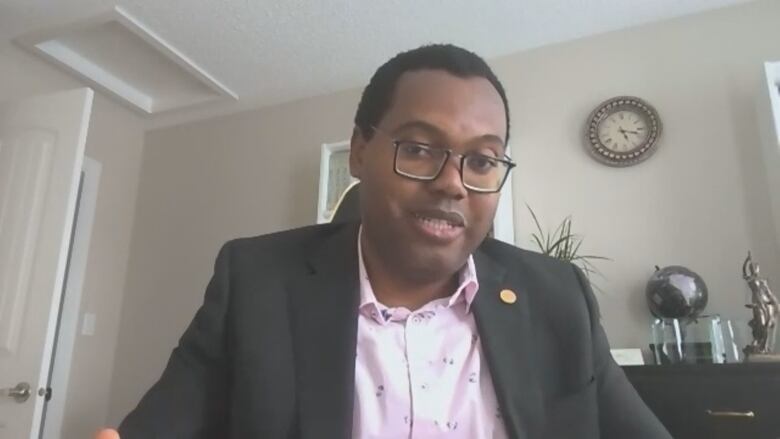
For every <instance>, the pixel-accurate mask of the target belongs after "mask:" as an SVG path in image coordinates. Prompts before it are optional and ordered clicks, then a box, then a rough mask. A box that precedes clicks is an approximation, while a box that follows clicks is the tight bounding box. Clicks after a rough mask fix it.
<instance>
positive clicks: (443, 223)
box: [412, 210, 466, 243]
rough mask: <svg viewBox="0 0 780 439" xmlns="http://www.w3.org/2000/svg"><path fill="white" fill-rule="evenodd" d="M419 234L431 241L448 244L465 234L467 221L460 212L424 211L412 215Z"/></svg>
mask: <svg viewBox="0 0 780 439" xmlns="http://www.w3.org/2000/svg"><path fill="white" fill-rule="evenodd" d="M412 219H413V223H414V225H415V228H416V229H417V231H418V232H420V233H421V234H422V235H423V236H425V237H427V238H428V239H430V240H433V241H437V242H441V243H447V242H451V241H453V240H454V239H455V238H457V237H458V236H460V235H461V234H462V233H463V230H464V229H465V227H466V219H465V218H464V216H463V215H462V214H460V213H459V212H453V211H444V210H424V211H417V212H414V213H412Z"/></svg>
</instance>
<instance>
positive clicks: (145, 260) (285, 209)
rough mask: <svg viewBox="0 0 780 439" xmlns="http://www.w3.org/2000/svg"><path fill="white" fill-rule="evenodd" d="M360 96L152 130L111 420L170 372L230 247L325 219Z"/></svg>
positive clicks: (354, 94)
mask: <svg viewBox="0 0 780 439" xmlns="http://www.w3.org/2000/svg"><path fill="white" fill-rule="evenodd" d="M358 97H359V92H358V91H357V90H354V91H348V92H344V93H339V94H335V95H330V96H326V97H321V98H314V99H309V100H305V101H301V102H295V103H291V104H286V105H281V106H276V107H273V108H270V109H266V110H257V111H251V112H245V113H241V114H237V115H232V116H227V117H224V118H218V119H212V120H208V121H203V122H196V123H192V124H188V125H183V126H178V127H174V128H168V129H163V130H156V131H151V132H149V133H147V135H146V142H145V149H144V158H143V165H142V171H141V183H140V188H139V198H138V208H137V214H136V223H135V228H134V231H133V243H132V252H131V258H130V263H129V267H128V278H127V286H126V296H127V297H126V299H125V302H124V305H123V308H122V321H121V329H120V334H119V339H118V344H117V351H116V355H117V357H116V366H115V369H114V380H113V383H114V388H113V389H112V397H111V400H112V402H111V416H110V418H109V419H110V420H111V421H112V422H114V423H118V422H119V421H120V420H121V419H122V417H123V416H124V415H125V414H126V413H127V412H128V411H129V410H130V409H131V408H132V407H133V406H134V405H135V404H136V403H137V401H138V398H139V397H140V396H141V395H142V394H143V392H144V391H145V390H146V388H147V387H148V386H149V385H151V383H152V382H153V381H154V380H155V379H156V378H157V377H158V376H159V374H160V372H161V370H162V368H163V367H164V365H165V362H166V361H167V359H168V355H169V353H170V350H171V348H172V347H173V346H174V345H175V344H176V341H177V340H178V337H179V336H180V335H181V333H182V332H183V330H184V328H185V327H186V325H187V324H188V323H189V321H190V320H191V319H192V316H193V314H194V312H195V310H196V308H197V307H198V306H199V305H200V303H201V301H202V299H203V291H204V289H205V286H206V282H207V281H208V278H209V276H210V274H211V269H212V264H213V261H214V257H215V256H216V252H217V250H218V249H219V247H220V245H221V244H222V243H224V242H225V241H226V240H228V239H231V238H235V237H237V236H250V235H256V234H260V233H268V232H273V231H278V230H283V229H287V228H291V227H297V226H303V225H307V224H312V223H314V220H315V218H316V205H317V185H318V179H319V149H320V144H322V143H323V142H334V141H339V140H344V139H345V138H347V136H349V134H350V132H351V127H352V124H351V120H352V116H353V112H354V108H355V106H356V104H357V101H358Z"/></svg>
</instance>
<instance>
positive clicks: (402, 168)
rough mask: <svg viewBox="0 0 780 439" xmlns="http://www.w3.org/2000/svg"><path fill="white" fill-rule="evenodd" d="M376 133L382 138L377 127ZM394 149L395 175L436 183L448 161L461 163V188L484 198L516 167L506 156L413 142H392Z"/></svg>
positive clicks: (498, 187)
mask: <svg viewBox="0 0 780 439" xmlns="http://www.w3.org/2000/svg"><path fill="white" fill-rule="evenodd" d="M371 128H373V130H374V131H375V132H378V133H381V134H384V135H385V136H387V137H390V138H391V139H392V136H390V135H389V134H386V133H385V132H384V131H382V130H380V129H378V128H377V127H371ZM392 144H393V146H394V147H395V157H394V158H393V170H394V171H395V173H396V174H398V175H400V176H402V177H406V178H410V179H412V180H418V181H433V180H436V179H437V178H438V177H439V175H441V171H442V170H443V169H444V166H445V165H446V164H447V161H448V160H449V159H450V157H455V158H458V159H460V163H459V166H458V169H459V171H460V181H461V183H462V184H463V187H465V188H466V189H468V190H470V191H472V192H478V193H483V194H490V193H496V192H499V191H501V188H502V187H503V186H504V183H506V180H507V177H509V171H511V170H512V168H514V167H515V166H516V163H515V162H513V161H512V159H511V158H509V157H508V156H504V157H503V158H502V157H494V156H491V155H486V154H481V153H478V152H469V153H466V154H459V153H456V152H455V151H453V150H451V149H448V148H439V147H434V146H431V145H429V144H426V143H421V142H415V141H412V140H398V139H392Z"/></svg>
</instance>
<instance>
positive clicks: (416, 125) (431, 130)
mask: <svg viewBox="0 0 780 439" xmlns="http://www.w3.org/2000/svg"><path fill="white" fill-rule="evenodd" d="M411 129H418V130H420V131H425V132H426V133H428V134H431V135H434V136H437V137H447V135H446V133H445V132H444V131H443V130H442V129H441V128H439V127H437V126H436V125H434V124H432V123H429V122H425V121H423V120H411V121H409V122H404V123H402V124H401V125H399V126H398V127H396V128H395V129H394V130H393V133H394V134H395V133H398V132H399V131H405V130H411ZM474 141H483V142H495V143H498V144H499V145H501V146H503V147H504V148H506V145H505V144H504V139H502V138H501V137H499V136H497V135H495V134H483V135H481V136H477V137H476V138H474V139H471V140H469V143H472V142H474Z"/></svg>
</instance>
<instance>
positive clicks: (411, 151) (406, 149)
mask: <svg viewBox="0 0 780 439" xmlns="http://www.w3.org/2000/svg"><path fill="white" fill-rule="evenodd" d="M398 148H399V149H400V150H401V154H403V155H404V156H406V157H417V158H426V157H430V156H431V150H430V148H429V147H427V146H424V145H420V144H418V143H412V142H403V143H401V144H399V145H398Z"/></svg>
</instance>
